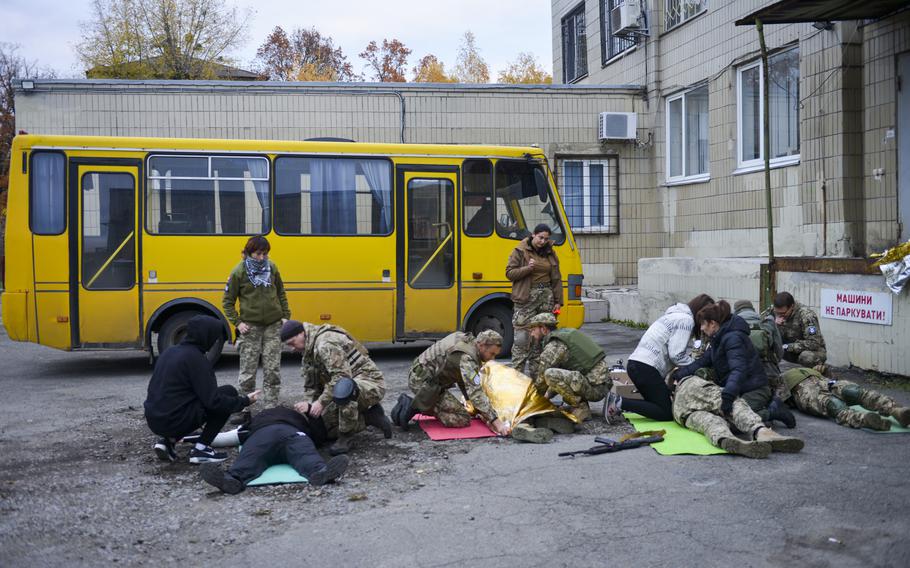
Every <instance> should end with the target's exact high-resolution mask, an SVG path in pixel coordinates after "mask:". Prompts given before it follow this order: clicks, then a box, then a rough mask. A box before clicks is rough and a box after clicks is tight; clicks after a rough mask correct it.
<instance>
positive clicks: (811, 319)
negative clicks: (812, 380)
mask: <svg viewBox="0 0 910 568" xmlns="http://www.w3.org/2000/svg"><path fill="white" fill-rule="evenodd" d="M772 312H773V315H774V322H775V323H776V324H777V328H778V329H779V330H780V335H781V339H782V341H783V348H784V354H783V356H784V360H785V361H790V362H791V363H798V364H799V365H800V366H802V367H815V366H819V370H822V372H823V366H824V363H825V360H826V359H827V358H828V353H827V351H826V350H825V338H824V337H822V332H821V328H820V327H819V326H818V316H817V315H816V314H815V312H813V311H812V310H811V309H810V308H808V307H807V306H804V305H802V304H800V303H798V302H796V300H794V299H793V296H792V295H791V294H790V293H789V292H781V293H779V294H778V295H777V296H775V297H774V306H773V307H772V308H771V310H769V311H766V312H765V313H764V314H763V315H771V314H772Z"/></svg>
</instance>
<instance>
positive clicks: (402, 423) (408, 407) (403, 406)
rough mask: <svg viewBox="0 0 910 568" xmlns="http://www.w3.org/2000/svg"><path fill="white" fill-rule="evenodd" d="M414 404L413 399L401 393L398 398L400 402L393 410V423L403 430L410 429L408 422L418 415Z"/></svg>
mask: <svg viewBox="0 0 910 568" xmlns="http://www.w3.org/2000/svg"><path fill="white" fill-rule="evenodd" d="M413 403H414V399H413V398H411V397H410V396H408V395H406V394H404V393H401V394H400V395H399V396H398V402H396V403H395V406H394V407H393V408H392V422H393V423H394V424H395V425H396V426H398V427H399V428H401V429H402V430H407V429H408V422H410V421H411V418H414V415H415V414H417V411H416V410H415V409H414V404H413Z"/></svg>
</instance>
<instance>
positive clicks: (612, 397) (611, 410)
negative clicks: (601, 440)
mask: <svg viewBox="0 0 910 568" xmlns="http://www.w3.org/2000/svg"><path fill="white" fill-rule="evenodd" d="M621 403H622V397H621V396H619V395H618V394H616V393H615V392H613V391H610V392H608V393H607V398H606V399H604V420H606V421H607V424H613V422H614V421H615V420H618V419H619V418H620V417H622V410H620V408H619V405H620V404H621Z"/></svg>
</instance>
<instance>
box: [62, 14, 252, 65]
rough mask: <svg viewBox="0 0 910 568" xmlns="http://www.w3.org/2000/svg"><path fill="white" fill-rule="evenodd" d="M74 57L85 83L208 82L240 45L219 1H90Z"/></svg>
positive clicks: (241, 23)
mask: <svg viewBox="0 0 910 568" xmlns="http://www.w3.org/2000/svg"><path fill="white" fill-rule="evenodd" d="M90 14H91V17H90V19H89V20H88V21H86V22H83V23H82V24H83V28H84V31H83V36H82V41H80V42H79V43H78V44H77V45H76V52H77V53H78V55H79V58H80V59H81V60H82V63H83V64H84V65H85V68H86V76H88V77H90V78H126V79H142V78H155V79H212V78H215V77H216V71H217V69H218V66H219V65H220V64H225V63H229V59H227V55H228V54H229V53H230V52H231V51H233V50H234V49H236V48H237V47H239V46H241V45H242V44H243V43H244V42H245V33H246V29H247V23H248V21H249V18H250V11H249V10H246V11H243V12H240V11H238V10H237V8H235V7H232V6H228V5H227V3H226V1H225V0H93V2H92V5H91V8H90Z"/></svg>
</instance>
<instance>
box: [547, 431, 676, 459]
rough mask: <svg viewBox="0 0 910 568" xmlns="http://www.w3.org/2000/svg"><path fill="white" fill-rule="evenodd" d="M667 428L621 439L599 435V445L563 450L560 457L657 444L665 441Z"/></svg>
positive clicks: (596, 439) (597, 438) (602, 452)
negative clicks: (583, 448) (585, 448)
mask: <svg viewBox="0 0 910 568" xmlns="http://www.w3.org/2000/svg"><path fill="white" fill-rule="evenodd" d="M666 433H667V432H666V430H652V431H649V432H636V433H634V434H629V435H627V436H623V437H622V438H620V439H619V441H616V440H611V439H610V438H604V437H601V436H597V437H596V438H594V441H595V442H597V443H598V444H600V445H599V446H594V447H593V448H588V449H587V450H576V451H574V452H562V453H560V454H559V457H561V458H562V457H567V456H568V457H575V456H577V455H585V456H596V455H598V454H609V453H612V452H619V451H621V450H631V449H632V448H638V447H641V446H646V445H648V444H656V443H657V442H663V441H664V434H666Z"/></svg>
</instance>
